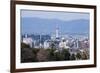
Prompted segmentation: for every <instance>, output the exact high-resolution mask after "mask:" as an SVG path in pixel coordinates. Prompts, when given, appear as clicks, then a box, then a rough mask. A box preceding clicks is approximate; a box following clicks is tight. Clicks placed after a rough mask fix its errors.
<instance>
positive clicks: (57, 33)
mask: <svg viewBox="0 0 100 73" xmlns="http://www.w3.org/2000/svg"><path fill="white" fill-rule="evenodd" d="M58 37H59V28H58V27H56V38H58Z"/></svg>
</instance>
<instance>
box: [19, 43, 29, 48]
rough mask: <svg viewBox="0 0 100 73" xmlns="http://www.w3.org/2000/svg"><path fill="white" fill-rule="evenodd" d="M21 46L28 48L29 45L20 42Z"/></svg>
mask: <svg viewBox="0 0 100 73" xmlns="http://www.w3.org/2000/svg"><path fill="white" fill-rule="evenodd" d="M21 48H30V46H29V45H28V44H25V43H21Z"/></svg>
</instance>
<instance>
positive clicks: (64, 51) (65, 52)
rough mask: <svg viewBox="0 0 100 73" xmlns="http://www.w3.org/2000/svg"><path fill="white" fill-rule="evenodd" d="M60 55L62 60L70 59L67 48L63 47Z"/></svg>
mask: <svg viewBox="0 0 100 73" xmlns="http://www.w3.org/2000/svg"><path fill="white" fill-rule="evenodd" d="M62 55H63V59H64V60H70V52H69V50H68V49H63V50H62Z"/></svg>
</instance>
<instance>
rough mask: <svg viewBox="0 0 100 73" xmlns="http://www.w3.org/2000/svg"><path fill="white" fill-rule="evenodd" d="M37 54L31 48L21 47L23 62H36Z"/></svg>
mask: <svg viewBox="0 0 100 73" xmlns="http://www.w3.org/2000/svg"><path fill="white" fill-rule="evenodd" d="M34 61H35V54H34V53H33V52H32V49H30V48H21V62H34Z"/></svg>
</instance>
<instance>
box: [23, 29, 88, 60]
mask: <svg viewBox="0 0 100 73" xmlns="http://www.w3.org/2000/svg"><path fill="white" fill-rule="evenodd" d="M25 48H28V49H27V50H28V51H29V50H31V51H32V52H31V51H30V52H28V51H27V52H26V53H27V54H28V53H29V54H30V55H29V54H28V55H27V54H26V53H25ZM23 49H24V50H23ZM21 50H22V51H21V52H23V53H22V54H21V57H22V60H21V62H45V61H63V60H67V61H68V60H86V59H89V36H88V35H87V36H86V35H82V34H74V35H72V34H61V33H60V31H59V28H56V29H55V31H54V34H52V35H51V34H35V33H33V34H27V33H26V34H23V35H22V37H21ZM31 53H32V55H31ZM33 55H34V56H33Z"/></svg>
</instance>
